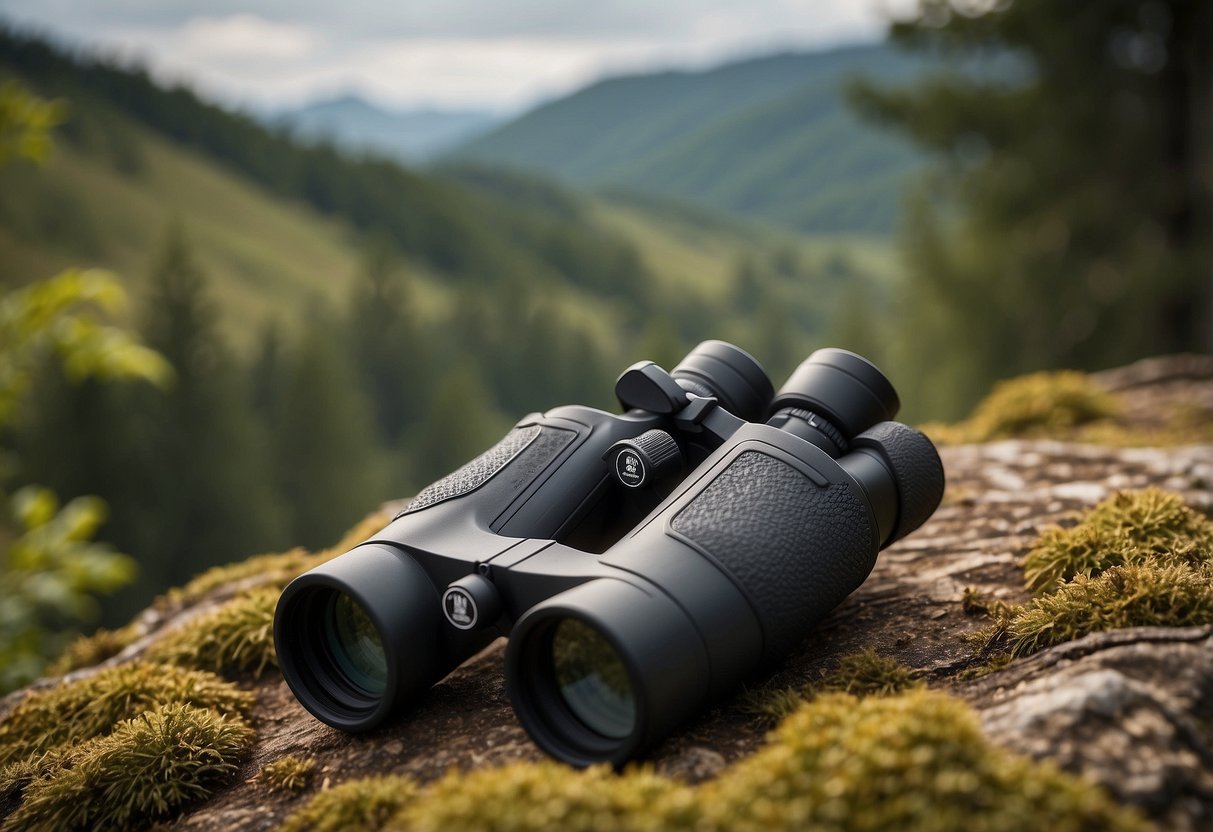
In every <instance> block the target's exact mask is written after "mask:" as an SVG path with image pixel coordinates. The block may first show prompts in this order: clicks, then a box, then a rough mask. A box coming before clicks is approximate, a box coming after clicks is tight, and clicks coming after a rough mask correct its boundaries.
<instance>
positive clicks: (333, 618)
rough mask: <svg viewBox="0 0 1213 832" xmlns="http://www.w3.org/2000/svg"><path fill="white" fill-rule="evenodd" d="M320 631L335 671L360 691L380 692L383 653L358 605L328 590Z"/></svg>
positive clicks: (384, 663) (383, 681)
mask: <svg viewBox="0 0 1213 832" xmlns="http://www.w3.org/2000/svg"><path fill="white" fill-rule="evenodd" d="M324 632H325V640H326V641H327V643H328V648H329V654H330V655H331V656H332V658H333V664H334V665H335V666H336V668H337V670H338V672H339V673H341V674H342V675H343V676H344V677H345V678H346V680H347V681H349V682H350V683H351V684H353V685H355V686H356V687H358V688H360V689H361V690H362V691H363V692H364V693H366V694H369V695H371V696H382V695H383V693H384V691H385V690H386V689H387V654H386V653H385V652H384V650H383V642H382V641H381V640H380V638H379V632H378V631H377V630H376V629H375V625H374V624H373V623H372V622H371V619H370V616H368V615H367V614H366V610H364V609H363V608H362V605H361V604H359V603H358V602H357V601H355V600H354V599H353V598H351V597H350V596H348V595H346V594H345V593H344V592H334V593H332V594H331V595H330V596H329V603H328V609H327V610H326V611H325V617H324Z"/></svg>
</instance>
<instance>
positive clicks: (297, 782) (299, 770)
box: [257, 756, 316, 792]
mask: <svg viewBox="0 0 1213 832" xmlns="http://www.w3.org/2000/svg"><path fill="white" fill-rule="evenodd" d="M315 770H316V761H315V760H305V759H303V758H302V757H294V756H286V757H281V758H279V759H277V760H274V761H273V762H272V763H266V764H265V765H264V766H262V767H261V771H260V773H259V774H258V775H257V780H258V782H261V783H264V784H265V785H266V786H269V787H270V788H271V789H273V790H275V791H286V792H300V791H303V790H304V789H306V788H307V787H308V786H309V785H311V782H312V774H313V773H314V772H315Z"/></svg>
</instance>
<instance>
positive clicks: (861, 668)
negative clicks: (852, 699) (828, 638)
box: [742, 648, 922, 725]
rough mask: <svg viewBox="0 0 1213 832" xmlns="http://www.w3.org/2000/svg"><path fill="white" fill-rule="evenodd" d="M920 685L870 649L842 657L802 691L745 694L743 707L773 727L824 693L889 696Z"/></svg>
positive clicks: (906, 670)
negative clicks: (834, 665) (835, 664)
mask: <svg viewBox="0 0 1213 832" xmlns="http://www.w3.org/2000/svg"><path fill="white" fill-rule="evenodd" d="M921 685H922V682H921V680H919V679H918V678H917V677H916V676H915V674H914V671H913V670H911V669H910V668H908V667H906V666H905V665H903V664H901V663H900V662H898V661H897V660H895V659H891V658H888V657H887V656H882V655H880V654H879V653H877V652H876V651H875V650H873V649H871V648H868V649H866V650H862V651H860V652H858V653H850V654H848V655H845V656H843V657H842V658H840V659H839V660H838V664H837V666H836V667H834V668H833V669H832V670H829V671H827V672H825V673H823V674H822V675H821V676H820V677H818V678H817V679H814V680H813V681H811V682H809V683H808V684H806V685H804V686H802V687H800V688H791V689H787V688H784V689H776V690H761V689H760V690H756V691H751V692H749V693H747V694H746V695H745V698H744V700H743V702H742V708H743V710H745V711H747V712H748V713H750V714H752V715H754V716H757V717H758V718H759V720H760V721H762V722H765V723H767V724H770V725H774V724H775V723H777V722H779V721H780V720H782V719H783V718H785V717H786V716H788V715H789V714H791V713H792V712H794V711H795V710H797V709H798V708H799V707H800V706H801V705H803V704H804V703H805V702H806V701H808V700H810V699H813V698H814V697H816V696H819V695H821V694H825V693H850V694H854V695H856V696H873V695H874V696H888V695H890V694H894V693H900V692H901V691H904V690H909V689H911V688H915V687H919V686H921Z"/></svg>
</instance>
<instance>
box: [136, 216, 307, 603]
mask: <svg viewBox="0 0 1213 832" xmlns="http://www.w3.org/2000/svg"><path fill="white" fill-rule="evenodd" d="M143 332H144V338H145V340H146V341H147V343H148V344H149V345H150V346H153V347H154V348H155V349H157V350H158V351H160V352H161V354H162V355H164V356H165V358H167V359H168V361H169V363H170V364H171V365H172V366H173V369H174V371H175V373H176V383H175V384H174V385H173V386H172V387H171V388H170V389H169V390H168V391H167V392H166V393H165V394H163V395H153V394H145V395H143V396H140V397H138V399H137V400H136V401H135V404H136V406H135V407H134V408H132V415H133V414H135V413H138V414H141V415H142V417H143V419H144V420H145V423H144V424H142V425H141V435H138V436H137V437H136V440H135V441H134V442H133V443H132V445H131V447H130V448H129V460H128V466H127V468H126V473H121V472H115V473H116V474H120V475H122V476H128V477H130V478H131V482H132V483H133V485H132V487H133V488H135V489H139V490H142V492H143V493H142V494H141V495H140V499H135V500H132V501H131V502H130V503H128V504H125V505H123V506H121V507H119V506H118V505H115V524H114V525H115V534H117V527H118V525H119V524H118V522H117V521H118V517H117V514H118V512H119V510H121V511H122V512H123V513H124V514H125V515H127V516H126V518H125V522H124V524H123V525H124V527H125V534H126V535H129V536H130V539H131V542H130V543H125V542H124V545H128V546H129V547H130V550H131V551H132V552H133V553H135V554H136V555H137V556H138V557H139V558H140V559H141V561H142V562H143V574H144V575H145V576H146V578H147V582H150V583H151V585H152V587H153V588H154V589H156V590H159V589H163V588H164V587H165V586H168V585H171V584H174V583H178V582H180V581H183V580H185V579H187V578H188V577H190V576H191V575H193V574H194V573H195V572H197V571H199V570H200V569H202V568H205V567H207V566H211V565H214V564H216V563H222V562H227V561H231V560H237V559H239V558H240V557H242V556H245V555H248V554H251V553H253V552H256V551H259V550H264V549H267V548H271V547H276V546H280V545H282V544H283V543H284V542H285V538H284V536H283V528H282V517H281V513H280V507H279V506H278V504H277V501H276V498H275V496H274V494H273V491H272V488H271V486H270V479H269V469H268V458H267V450H268V448H267V447H266V438H265V436H264V435H263V434H260V433H259V432H258V430H257V427H258V426H257V424H256V422H255V421H254V420H253V418H252V414H251V411H250V407H249V404H248V401H247V397H246V394H245V391H244V390H243V389H241V386H240V384H239V378H238V375H237V368H236V366H235V364H234V362H233V361H232V359H231V358H230V357H229V355H228V354H227V352H226V350H225V349H224V348H223V345H222V344H221V342H220V338H219V334H218V317H217V313H216V309H215V306H214V304H213V302H212V301H211V299H210V297H209V295H208V288H207V282H206V278H205V277H204V275H203V274H202V272H201V270H200V269H199V267H198V265H197V262H196V261H195V259H194V256H193V253H192V252H191V250H190V247H189V244H188V242H187V240H186V237H185V233H184V230H183V229H182V228H181V227H180V226H174V227H173V228H172V229H171V230H170V232H169V236H168V239H167V241H166V243H165V246H164V248H163V250H162V252H161V254H160V256H159V258H158V259H157V262H156V266H155V268H154V269H153V272H152V277H151V281H150V286H149V304H148V314H147V316H146V320H145V323H144V326H143Z"/></svg>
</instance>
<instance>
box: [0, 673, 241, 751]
mask: <svg viewBox="0 0 1213 832" xmlns="http://www.w3.org/2000/svg"><path fill="white" fill-rule="evenodd" d="M253 701H254V697H253V695H252V694H251V693H247V692H245V691H242V690H240V689H238V688H237V687H235V686H234V685H232V684H231V683H230V682H225V681H224V680H222V679H220V678H219V677H217V676H215V675H213V674H211V673H205V672H200V671H192V670H181V669H179V668H174V667H164V666H163V665H157V664H150V663H147V662H135V663H132V664H124V665H119V666H117V667H112V668H107V669H106V670H103V671H101V672H99V673H97V674H96V675H94V676H90V677H89V678H87V679H81V680H79V681H75V682H69V683H65V684H61V685H59V686H58V687H56V688H52V689H51V690H47V691H40V692H37V693H31V694H29V695H28V696H27V697H26V698H25V699H24V700H22V701H21V703H20V704H19V705H17V707H16V708H14V709H13V711H12V713H10V714H9V715H8V717H7V718H6V719H5V720H4V721H3V722H0V765H5V764H8V763H12V762H15V761H18V760H22V759H24V758H28V757H31V756H34V755H38V754H42V753H43V752H46V751H50V750H51V749H53V748H55V747H56V746H59V745H63V744H65V743H80V742H84V741H87V740H90V739H92V738H94V737H99V736H102V735H104V734H107V733H109V732H110V730H111V729H112V728H113V726H114V724H115V723H117V722H120V721H122V720H126V719H130V718H132V717H135V716H138V715H139V714H141V713H143V712H144V711H148V710H152V709H155V708H159V707H162V706H165V705H171V704H189V705H194V706H197V707H200V708H214V709H215V710H217V711H219V712H221V713H243V714H247V713H248V712H249V711H250V710H251V709H252V706H253Z"/></svg>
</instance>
